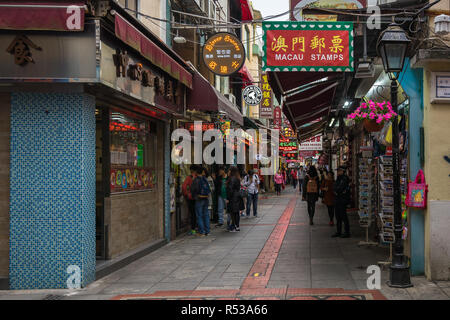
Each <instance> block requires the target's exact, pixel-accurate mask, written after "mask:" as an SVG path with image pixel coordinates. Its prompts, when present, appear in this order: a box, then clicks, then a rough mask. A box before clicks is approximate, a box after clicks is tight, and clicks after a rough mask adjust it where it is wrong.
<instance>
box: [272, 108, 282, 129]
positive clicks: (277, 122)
mask: <svg viewBox="0 0 450 320" xmlns="http://www.w3.org/2000/svg"><path fill="white" fill-rule="evenodd" d="M273 127H274V128H275V129H278V130H280V129H281V107H280V106H276V107H275V108H274V109H273Z"/></svg>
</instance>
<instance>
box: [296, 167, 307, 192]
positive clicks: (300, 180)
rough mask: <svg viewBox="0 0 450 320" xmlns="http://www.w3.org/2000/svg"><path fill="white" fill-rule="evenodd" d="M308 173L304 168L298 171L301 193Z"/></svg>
mask: <svg viewBox="0 0 450 320" xmlns="http://www.w3.org/2000/svg"><path fill="white" fill-rule="evenodd" d="M305 176H306V171H305V169H303V166H300V169H298V172H297V178H298V191H300V193H302V192H303V181H304V180H305Z"/></svg>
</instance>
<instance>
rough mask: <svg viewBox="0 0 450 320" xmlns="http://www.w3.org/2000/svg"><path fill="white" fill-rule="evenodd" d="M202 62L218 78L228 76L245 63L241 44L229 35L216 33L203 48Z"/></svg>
mask: <svg viewBox="0 0 450 320" xmlns="http://www.w3.org/2000/svg"><path fill="white" fill-rule="evenodd" d="M203 61H204V63H205V65H206V67H207V68H208V69H209V70H210V71H211V72H213V73H215V74H217V75H219V76H229V75H231V74H233V73H235V72H236V71H238V70H239V69H241V68H242V65H243V64H244V62H245V50H244V46H243V45H242V42H241V41H240V40H239V39H238V38H237V37H236V36H234V35H232V34H230V33H225V32H221V33H216V34H215V35H213V36H211V37H209V39H208V40H207V41H206V43H205V45H204V46H203Z"/></svg>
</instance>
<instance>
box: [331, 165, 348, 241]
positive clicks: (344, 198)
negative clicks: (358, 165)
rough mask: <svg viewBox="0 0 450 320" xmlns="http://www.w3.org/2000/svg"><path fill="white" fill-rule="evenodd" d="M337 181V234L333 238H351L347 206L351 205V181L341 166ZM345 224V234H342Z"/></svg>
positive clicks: (335, 191)
mask: <svg viewBox="0 0 450 320" xmlns="http://www.w3.org/2000/svg"><path fill="white" fill-rule="evenodd" d="M337 175H338V176H337V179H336V182H335V183H334V194H335V196H336V197H335V215H336V227H337V230H336V233H335V234H333V235H332V237H341V238H350V225H349V222H348V216H347V205H348V204H349V203H350V179H349V177H348V176H347V175H346V174H345V167H343V166H341V167H339V168H338V171H337ZM342 223H344V234H342Z"/></svg>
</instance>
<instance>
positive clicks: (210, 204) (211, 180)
mask: <svg viewBox="0 0 450 320" xmlns="http://www.w3.org/2000/svg"><path fill="white" fill-rule="evenodd" d="M203 176H204V177H205V178H206V180H207V181H208V184H209V188H210V190H211V192H210V193H209V195H208V215H209V220H211V219H212V212H213V203H214V201H213V195H214V193H215V186H214V178H213V177H212V176H211V175H210V174H209V171H208V169H206V168H203Z"/></svg>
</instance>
